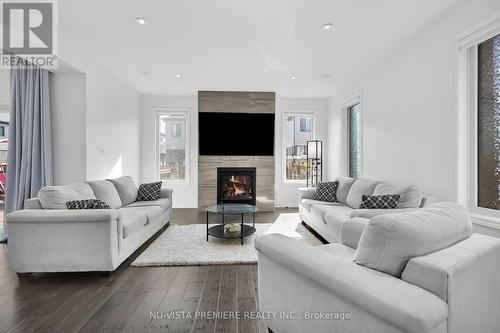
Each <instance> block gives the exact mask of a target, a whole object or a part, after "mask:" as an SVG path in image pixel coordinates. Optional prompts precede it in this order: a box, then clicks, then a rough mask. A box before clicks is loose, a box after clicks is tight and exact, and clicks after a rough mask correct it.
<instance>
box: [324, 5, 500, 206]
mask: <svg viewBox="0 0 500 333" xmlns="http://www.w3.org/2000/svg"><path fill="white" fill-rule="evenodd" d="M498 9H500V2H498V1H497V0H476V1H461V2H459V3H458V4H457V5H455V6H454V7H453V8H451V9H450V10H448V11H447V12H446V13H444V14H443V16H441V17H440V18H439V19H438V20H437V21H435V22H434V23H432V24H431V25H429V26H427V27H426V28H425V30H423V31H421V32H419V33H418V34H416V35H415V36H413V38H411V39H409V40H408V43H407V44H406V45H403V46H402V47H400V48H399V49H398V50H396V51H394V52H392V53H390V54H389V55H388V57H387V58H386V60H385V61H384V63H382V64H379V66H378V67H376V68H374V69H373V70H372V71H370V72H368V73H366V74H365V75H364V76H363V77H361V78H358V79H356V78H352V79H353V81H352V82H351V83H350V84H346V85H344V86H343V87H342V88H341V89H340V90H339V91H337V92H336V94H335V100H333V101H332V107H331V110H330V113H329V141H330V145H329V152H330V155H329V156H330V160H329V172H330V175H331V176H332V177H333V176H334V174H335V175H337V174H338V175H345V174H346V171H347V170H346V168H345V161H346V149H345V147H346V144H347V143H346V131H345V129H346V126H345V115H344V114H343V113H342V110H341V108H340V105H341V104H342V102H343V101H344V100H346V99H348V98H349V97H351V96H352V95H354V94H356V93H358V92H361V93H362V103H361V104H362V111H361V112H362V141H363V143H362V150H363V151H362V175H363V176H364V177H368V178H373V179H384V180H390V181H394V182H398V183H415V184H417V185H418V186H420V187H421V188H422V189H423V191H424V193H425V194H427V195H431V196H435V197H436V198H437V199H438V200H450V199H451V198H453V195H452V189H453V187H452V181H453V180H452V177H451V173H450V170H451V168H452V167H453V165H452V163H453V162H452V155H451V152H450V150H451V149H450V148H451V146H452V141H451V140H452V139H453V137H452V132H453V126H454V124H453V123H452V120H453V117H452V112H453V111H452V110H451V103H450V101H451V89H452V85H451V70H452V64H453V62H452V53H451V51H452V40H453V38H454V36H455V35H456V34H458V33H459V32H461V31H463V30H465V29H467V28H469V27H470V26H472V25H473V24H475V23H476V22H478V21H479V20H481V19H482V18H484V17H486V16H488V15H491V14H492V13H493V12H494V11H495V10H498ZM338 143H340V144H338ZM339 157H340V158H339ZM339 160H342V161H343V162H341V163H339V162H338V161H339Z"/></svg>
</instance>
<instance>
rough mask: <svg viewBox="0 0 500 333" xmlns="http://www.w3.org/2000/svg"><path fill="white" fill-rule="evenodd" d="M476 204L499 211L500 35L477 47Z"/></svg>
mask: <svg viewBox="0 0 500 333" xmlns="http://www.w3.org/2000/svg"><path fill="white" fill-rule="evenodd" d="M477 77H478V89H477V92H478V94H477V96H478V103H477V111H478V114H477V130H478V132H477V140H478V144H477V151H478V154H477V163H478V168H477V170H478V173H477V179H478V184H477V191H478V193H477V201H478V202H477V204H478V206H479V207H483V208H491V209H497V210H498V209H500V35H497V36H495V37H493V38H491V39H489V40H487V41H485V42H483V43H481V44H479V46H478V75H477Z"/></svg>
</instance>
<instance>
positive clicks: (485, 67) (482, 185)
mask: <svg viewBox="0 0 500 333" xmlns="http://www.w3.org/2000/svg"><path fill="white" fill-rule="evenodd" d="M454 55H455V58H454V64H455V67H454V72H453V77H454V82H453V84H454V89H453V93H454V94H453V99H452V103H453V104H452V110H453V113H452V114H453V115H454V116H455V119H454V123H456V124H457V127H456V130H455V140H454V147H452V148H453V149H452V150H451V152H452V153H453V155H452V156H453V158H454V160H455V162H456V163H455V164H454V168H453V169H452V170H451V171H452V176H453V179H454V182H453V185H454V190H455V191H453V194H454V198H453V199H454V200H456V201H458V202H459V203H461V204H462V205H464V206H467V208H468V209H469V211H470V213H471V216H472V217H473V219H474V222H475V223H478V224H482V225H485V226H490V227H492V226H493V227H499V226H500V147H499V145H500V13H498V14H496V15H493V16H490V17H487V18H485V19H484V20H482V21H481V22H478V24H475V25H474V27H473V28H471V29H468V30H466V31H463V32H462V33H460V34H458V35H457V36H455V38H454Z"/></svg>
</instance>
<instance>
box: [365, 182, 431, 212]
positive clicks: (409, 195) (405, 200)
mask: <svg viewBox="0 0 500 333" xmlns="http://www.w3.org/2000/svg"><path fill="white" fill-rule="evenodd" d="M391 194H399V195H400V198H399V203H398V205H397V208H417V207H420V204H421V203H422V198H423V194H422V192H421V191H420V190H419V189H418V188H417V187H416V186H415V185H409V186H398V185H394V184H391V183H388V182H381V183H378V184H377V186H375V191H373V195H391Z"/></svg>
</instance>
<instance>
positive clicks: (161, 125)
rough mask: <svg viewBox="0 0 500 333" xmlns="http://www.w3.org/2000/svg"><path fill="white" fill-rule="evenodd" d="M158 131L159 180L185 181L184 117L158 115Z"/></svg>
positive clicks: (179, 115)
mask: <svg viewBox="0 0 500 333" xmlns="http://www.w3.org/2000/svg"><path fill="white" fill-rule="evenodd" d="M158 130H159V136H158V139H159V145H158V148H159V164H160V165H159V173H160V180H185V179H186V115H184V114H175V113H172V114H160V115H159V116H158Z"/></svg>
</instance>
